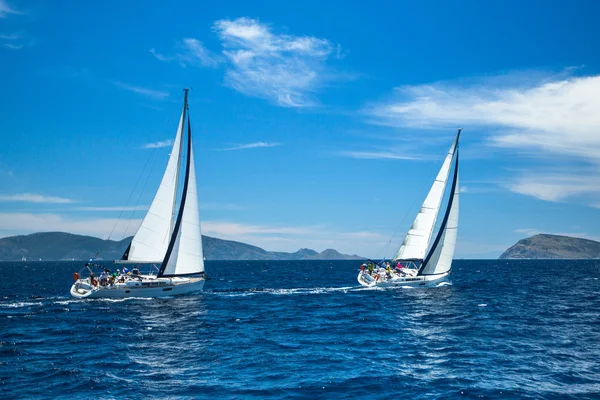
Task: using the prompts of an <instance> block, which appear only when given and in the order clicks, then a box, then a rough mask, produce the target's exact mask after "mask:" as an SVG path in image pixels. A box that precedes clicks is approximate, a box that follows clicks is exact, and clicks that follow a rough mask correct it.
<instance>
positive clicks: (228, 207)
mask: <svg viewBox="0 0 600 400" xmlns="http://www.w3.org/2000/svg"><path fill="white" fill-rule="evenodd" d="M245 209H246V207H244V206H240V205H237V204H231V203H202V204H200V210H214V211H240V210H245Z"/></svg>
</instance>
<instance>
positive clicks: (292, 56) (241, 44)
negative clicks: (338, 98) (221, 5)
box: [213, 18, 338, 107]
mask: <svg viewBox="0 0 600 400" xmlns="http://www.w3.org/2000/svg"><path fill="white" fill-rule="evenodd" d="M213 29H214V31H215V32H216V33H217V35H218V36H219V38H220V40H221V42H222V45H223V47H224V51H223V55H224V56H225V58H226V59H227V61H228V64H227V65H228V67H227V71H226V74H225V83H226V84H227V85H229V86H231V87H232V88H234V89H235V90H237V91H239V92H241V93H244V94H246V95H249V96H254V97H260V98H264V99H267V100H270V101H272V102H273V103H275V104H277V105H280V106H283V107H311V106H315V105H316V104H317V100H316V99H315V97H314V93H315V92H316V91H317V90H318V89H319V88H320V87H321V86H323V84H324V83H325V82H326V81H328V80H331V79H333V78H334V76H333V74H331V73H330V72H329V71H328V70H327V68H326V61H327V59H329V58H331V57H335V56H336V55H337V54H338V53H337V46H335V45H334V44H333V43H331V42H330V41H329V40H327V39H321V38H317V37H314V36H294V35H288V34H281V33H276V32H274V30H273V29H272V27H271V26H270V25H268V24H265V23H261V22H260V21H258V20H256V19H252V18H238V19H235V20H229V19H222V20H219V21H216V22H215V23H214V25H213Z"/></svg>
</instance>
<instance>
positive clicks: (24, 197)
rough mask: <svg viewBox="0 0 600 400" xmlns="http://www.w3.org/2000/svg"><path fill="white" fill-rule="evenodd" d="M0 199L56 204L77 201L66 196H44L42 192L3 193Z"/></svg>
mask: <svg viewBox="0 0 600 400" xmlns="http://www.w3.org/2000/svg"><path fill="white" fill-rule="evenodd" d="M0 201H5V202H26V203H54V204H68V203H75V201H74V200H72V199H67V198H64V197H54V196H44V195H41V194H32V193H21V194H11V195H1V196H0Z"/></svg>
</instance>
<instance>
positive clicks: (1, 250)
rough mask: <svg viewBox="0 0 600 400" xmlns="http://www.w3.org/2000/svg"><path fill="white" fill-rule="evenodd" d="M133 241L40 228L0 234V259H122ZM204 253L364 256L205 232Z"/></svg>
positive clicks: (222, 256)
mask: <svg viewBox="0 0 600 400" xmlns="http://www.w3.org/2000/svg"><path fill="white" fill-rule="evenodd" d="M130 241H131V237H128V238H125V239H122V240H118V241H115V240H104V239H100V238H97V237H93V236H86V235H76V234H72V233H66V232H37V233H32V234H29V235H18V236H8V237H4V238H0V260H2V261H16V260H21V258H22V257H26V258H27V259H28V260H38V259H42V260H47V261H50V260H52V261H54V260H72V259H76V260H88V259H89V258H91V257H93V256H94V255H95V254H97V253H99V257H100V258H102V259H105V260H118V259H120V258H121V256H122V254H123V252H124V251H125V249H126V248H127V246H128V245H129V243H130ZM202 244H203V249H204V257H205V258H206V259H207V260H352V259H356V260H358V259H364V257H360V256H357V255H356V254H354V255H347V254H341V253H339V252H338V251H337V250H333V249H326V250H324V251H322V252H320V253H319V252H316V251H315V250H312V249H299V250H298V251H296V252H294V253H286V252H280V251H267V250H264V249H262V248H260V247H258V246H253V245H251V244H247V243H242V242H237V241H233V240H224V239H218V238H214V237H211V236H205V235H202Z"/></svg>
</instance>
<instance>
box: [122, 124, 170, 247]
mask: <svg viewBox="0 0 600 400" xmlns="http://www.w3.org/2000/svg"><path fill="white" fill-rule="evenodd" d="M172 118H173V114H169V115H168V116H167V120H166V122H165V124H164V125H165V126H164V128H165V129H166V128H167V126H168V125H170V123H171V120H172ZM159 153H160V152H159V147H155V148H154V149H152V153H151V154H150V157H149V158H148V161H146V165H145V166H144V169H143V170H142V173H141V174H140V176H139V177H138V181H137V182H136V183H135V186H134V187H133V190H132V191H131V194H130V195H129V197H131V196H132V195H133V193H134V191H135V188H136V187H137V185H138V183H139V181H140V179H141V178H142V176H143V175H144V171H146V167H147V166H148V163H149V162H150V160H152V159H154V161H153V162H152V166H151V167H150V170H149V171H148V176H147V177H146V181H145V182H144V187H143V188H142V191H141V192H140V195H139V196H138V199H137V202H136V204H135V206H134V207H133V210H131V215H130V216H129V221H128V222H127V227H126V228H125V231H123V239H125V237H126V235H127V231H128V230H129V226H130V224H131V221H132V219H133V214H134V213H135V211H136V208H137V206H138V205H139V202H140V199H141V197H142V194H143V193H144V191H145V190H146V185H147V184H148V180H149V179H150V177H151V176H152V171H153V170H154V166H155V165H156V160H157V159H158V154H159ZM127 201H128V202H129V199H128V200H127ZM123 211H125V210H123ZM123 211H122V212H121V214H123ZM119 218H121V216H119ZM117 222H118V220H117ZM115 226H116V225H115ZM113 230H114V228H113Z"/></svg>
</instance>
